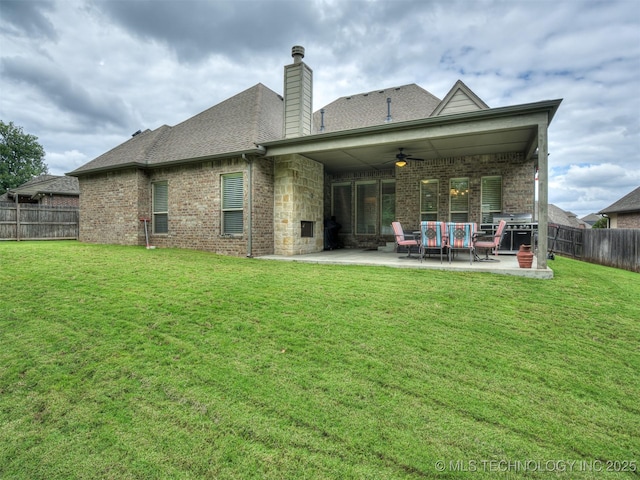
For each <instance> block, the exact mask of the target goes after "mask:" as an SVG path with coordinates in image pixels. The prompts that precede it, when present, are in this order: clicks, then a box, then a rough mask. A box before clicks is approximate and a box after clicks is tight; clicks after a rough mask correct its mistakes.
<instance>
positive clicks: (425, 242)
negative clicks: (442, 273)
mask: <svg viewBox="0 0 640 480" xmlns="http://www.w3.org/2000/svg"><path fill="white" fill-rule="evenodd" d="M420 233H421V242H420V263H422V260H423V258H424V256H425V254H426V252H427V250H440V263H442V252H443V251H444V249H445V248H447V234H446V231H445V228H444V222H429V221H423V222H421V223H420Z"/></svg>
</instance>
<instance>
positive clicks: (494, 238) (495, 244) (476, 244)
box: [473, 220, 507, 262]
mask: <svg viewBox="0 0 640 480" xmlns="http://www.w3.org/2000/svg"><path fill="white" fill-rule="evenodd" d="M506 224H507V221H506V220H500V223H499V224H498V229H497V230H496V232H495V233H494V234H493V235H478V234H476V235H474V237H473V249H474V250H476V251H477V250H478V249H480V248H484V251H485V255H484V258H478V257H476V259H477V260H478V261H479V262H498V261H499V260H498V259H497V258H489V250H491V251H492V252H491V254H492V255H498V248H499V247H500V242H501V241H502V235H503V234H504V227H505V225H506ZM490 238H491V240H489V239H490ZM482 239H484V240H482Z"/></svg>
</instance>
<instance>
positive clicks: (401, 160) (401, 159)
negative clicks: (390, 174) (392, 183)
mask: <svg viewBox="0 0 640 480" xmlns="http://www.w3.org/2000/svg"><path fill="white" fill-rule="evenodd" d="M398 150H400V152H399V153H398V154H396V167H404V166H405V165H406V164H407V160H415V161H418V162H423V161H424V158H416V157H412V156H411V155H407V154H406V153H403V150H404V148H398Z"/></svg>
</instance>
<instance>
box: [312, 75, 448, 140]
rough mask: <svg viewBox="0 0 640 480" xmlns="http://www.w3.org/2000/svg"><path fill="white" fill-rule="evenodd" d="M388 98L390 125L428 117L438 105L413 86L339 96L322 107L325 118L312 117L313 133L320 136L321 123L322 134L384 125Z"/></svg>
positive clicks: (319, 116)
mask: <svg viewBox="0 0 640 480" xmlns="http://www.w3.org/2000/svg"><path fill="white" fill-rule="evenodd" d="M387 98H390V99H391V104H390V110H391V121H392V122H405V121H409V120H417V119H419V118H427V117H428V116H429V115H430V114H431V112H433V110H434V109H435V108H436V107H437V106H438V104H439V103H440V100H439V99H438V98H437V97H435V96H434V95H432V94H431V93H429V92H428V91H426V90H425V89H424V88H422V87H420V86H418V85H416V84H415V83H412V84H409V85H403V86H401V87H393V88H387V89H384V90H375V91H373V92H367V93H360V94H357V95H349V96H346V97H340V98H339V99H337V100H335V101H334V102H332V103H330V104H329V105H327V106H325V107H324V108H323V110H324V116H323V115H322V114H321V112H320V110H318V111H317V112H315V113H314V114H313V123H314V126H313V128H314V133H320V131H321V130H320V127H321V126H322V124H323V123H324V130H322V131H324V132H337V131H341V130H351V129H355V128H364V127H371V126H374V125H384V124H385V123H386V121H387V111H388V109H387ZM321 110H322V109H321ZM323 119H324V121H323Z"/></svg>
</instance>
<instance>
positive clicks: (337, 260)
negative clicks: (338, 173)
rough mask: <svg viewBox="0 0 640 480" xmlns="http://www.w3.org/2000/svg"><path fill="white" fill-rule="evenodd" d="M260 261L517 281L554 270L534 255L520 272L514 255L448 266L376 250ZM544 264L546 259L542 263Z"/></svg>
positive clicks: (461, 257)
mask: <svg viewBox="0 0 640 480" xmlns="http://www.w3.org/2000/svg"><path fill="white" fill-rule="evenodd" d="M256 258H258V259H263V260H280V261H289V262H303V263H317V264H329V265H365V266H377V267H392V268H413V269H425V270H447V271H454V272H485V273H494V274H499V275H514V276H518V277H527V278H536V279H551V278H553V270H551V269H550V268H549V267H548V266H546V262H545V266H544V267H542V266H541V265H538V257H537V255H536V256H535V257H534V258H533V265H532V266H531V268H520V267H519V266H518V259H517V258H516V256H515V255H499V256H497V257H495V256H489V258H493V259H495V260H497V261H489V262H486V261H474V262H473V263H472V264H470V263H469V256H468V255H466V254H464V253H462V254H460V253H458V254H456V256H455V258H454V259H453V260H452V261H451V263H448V261H447V260H446V259H445V260H444V261H443V262H442V263H440V257H439V255H432V256H431V257H429V256H426V257H425V258H424V259H423V260H422V262H421V261H420V257H419V256H418V255H417V254H415V253H412V254H411V257H408V258H407V254H406V253H398V252H396V251H395V250H394V251H388V249H386V248H381V249H378V250H369V249H359V248H342V249H338V250H326V251H323V252H317V253H307V254H302V255H264V256H261V257H256ZM545 260H546V259H545Z"/></svg>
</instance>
